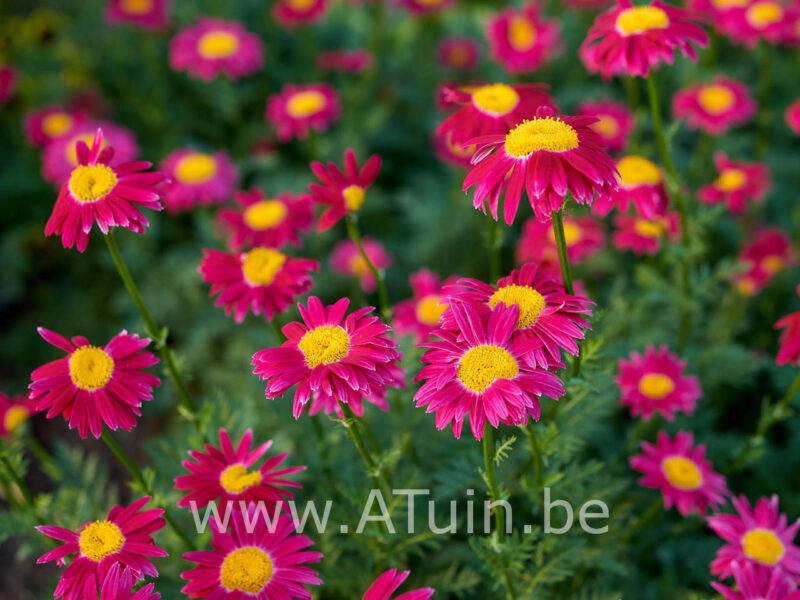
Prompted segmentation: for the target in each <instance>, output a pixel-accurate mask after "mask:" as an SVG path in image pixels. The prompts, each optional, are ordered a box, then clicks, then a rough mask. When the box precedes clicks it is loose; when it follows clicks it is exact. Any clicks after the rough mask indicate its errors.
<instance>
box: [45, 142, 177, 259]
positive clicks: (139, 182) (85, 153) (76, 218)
mask: <svg viewBox="0 0 800 600" xmlns="http://www.w3.org/2000/svg"><path fill="white" fill-rule="evenodd" d="M57 143H58V142H53V143H52V144H50V145H49V146H48V147H47V150H45V152H47V151H49V150H50V149H51V148H53V147H54V146H56V144H57ZM114 150H115V149H114V147H113V146H111V145H108V146H104V144H103V130H102V129H98V130H97V133H96V134H95V136H94V141H93V142H92V147H91V148H89V147H88V146H87V145H86V142H84V141H83V140H80V141H79V142H78V143H77V144H76V156H77V165H76V166H75V168H74V169H73V170H72V172H71V173H70V174H69V178H68V179H66V181H64V183H63V184H62V185H61V191H60V192H59V193H58V198H57V199H56V203H55V206H54V207H53V212H52V214H51V215H50V218H49V219H48V220H47V224H46V225H45V228H44V234H45V235H60V236H61V244H62V246H64V248H72V247H73V246H77V248H78V250H79V251H80V252H83V251H84V250H86V246H87V245H88V243H89V233H90V232H91V231H92V226H93V225H94V223H97V226H98V227H99V228H100V231H102V232H103V233H104V234H106V233H108V230H109V228H111V227H125V228H127V229H130V230H131V231H134V232H136V233H144V229H145V227H147V226H148V225H149V223H148V222H147V219H146V218H145V216H144V215H143V214H142V213H141V212H140V211H139V207H144V208H151V209H153V210H161V208H162V207H161V202H159V197H160V195H161V192H160V189H159V184H160V183H161V182H162V181H163V180H164V175H162V174H161V173H158V172H144V171H145V169H149V168H150V167H151V166H152V165H151V164H150V163H149V162H145V161H135V162H125V163H120V162H119V161H117V162H116V163H112V160H111V159H112V158H113V157H114ZM112 165H113V166H112Z"/></svg>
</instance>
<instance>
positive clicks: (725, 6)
mask: <svg viewBox="0 0 800 600" xmlns="http://www.w3.org/2000/svg"><path fill="white" fill-rule="evenodd" d="M752 1H753V0H686V2H685V4H686V9H687V10H688V11H689V12H690V13H692V15H693V16H694V17H695V18H696V19H698V20H700V21H704V22H709V23H712V24H713V25H714V28H715V29H716V30H717V31H719V23H720V17H722V16H724V15H725V13H727V12H728V11H731V10H734V9H736V8H739V7H742V6H747V5H748V4H750V3H751V2H752ZM721 33H724V32H721Z"/></svg>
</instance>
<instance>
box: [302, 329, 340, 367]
mask: <svg viewBox="0 0 800 600" xmlns="http://www.w3.org/2000/svg"><path fill="white" fill-rule="evenodd" d="M297 347H298V348H300V351H301V352H302V353H303V356H305V358H306V364H307V365H308V366H309V367H311V368H312V369H313V368H314V367H316V366H317V365H327V364H330V363H332V362H336V361H339V360H342V359H343V358H344V357H345V356H347V353H348V352H349V351H350V335H349V334H348V333H347V332H346V331H345V330H344V329H342V328H341V327H339V326H338V325H320V326H319V327H315V328H314V329H309V330H308V331H307V332H306V333H305V334H304V335H303V337H302V338H300V341H299V342H298V344H297Z"/></svg>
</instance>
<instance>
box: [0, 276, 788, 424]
mask: <svg viewBox="0 0 800 600" xmlns="http://www.w3.org/2000/svg"><path fill="white" fill-rule="evenodd" d="M797 295H798V296H800V285H799V286H797ZM775 329H785V330H786V331H784V332H783V333H781V337H780V350H778V356H777V358H776V359H775V362H776V363H777V364H779V365H795V366H798V367H800V311H797V312H793V313H789V314H788V315H786V316H785V317H782V318H781V319H778V321H777V322H776V323H775ZM0 410H2V409H0Z"/></svg>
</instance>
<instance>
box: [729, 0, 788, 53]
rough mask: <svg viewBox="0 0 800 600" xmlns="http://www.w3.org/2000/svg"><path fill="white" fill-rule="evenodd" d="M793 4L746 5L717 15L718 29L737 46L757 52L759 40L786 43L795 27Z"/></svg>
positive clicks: (773, 0)
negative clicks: (754, 49)
mask: <svg viewBox="0 0 800 600" xmlns="http://www.w3.org/2000/svg"><path fill="white" fill-rule="evenodd" d="M793 17H794V15H793V12H792V8H791V6H790V3H788V4H787V3H784V2H781V1H779V0H755V1H750V2H743V3H741V5H740V6H735V7H733V8H731V9H730V10H726V11H725V12H724V13H721V14H719V15H717V19H716V22H715V23H716V25H717V28H718V29H719V30H720V31H721V32H723V33H724V34H725V35H726V36H728V37H729V38H730V39H731V40H733V41H734V42H737V43H739V44H744V45H745V46H747V47H748V48H754V47H755V46H756V44H758V42H759V40H765V41H766V42H768V43H770V44H777V43H779V42H783V41H785V40H786V39H787V37H788V36H789V35H790V31H791V26H792V25H793V24H794V20H795V19H794V18H793Z"/></svg>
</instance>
